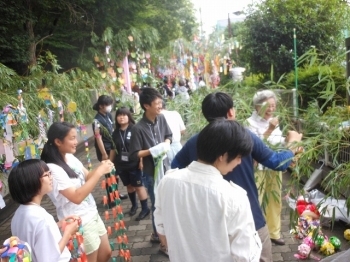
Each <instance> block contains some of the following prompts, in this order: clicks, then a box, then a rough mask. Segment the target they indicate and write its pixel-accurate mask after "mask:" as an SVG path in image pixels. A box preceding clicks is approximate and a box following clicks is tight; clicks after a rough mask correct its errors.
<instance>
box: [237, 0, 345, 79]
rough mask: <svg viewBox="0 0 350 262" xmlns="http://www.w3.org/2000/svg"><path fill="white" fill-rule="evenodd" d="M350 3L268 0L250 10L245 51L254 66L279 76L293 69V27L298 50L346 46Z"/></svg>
mask: <svg viewBox="0 0 350 262" xmlns="http://www.w3.org/2000/svg"><path fill="white" fill-rule="evenodd" d="M349 11H350V10H349V6H348V4H346V3H345V2H344V1H340V0H266V1H263V2H261V3H260V4H258V5H256V6H255V7H254V8H252V9H250V10H248V13H247V18H246V20H245V25H246V28H247V31H246V34H245V36H244V42H243V52H244V53H245V55H246V57H247V58H248V59H249V62H250V66H251V70H252V71H253V72H256V73H265V74H266V73H269V72H270V69H271V64H272V65H273V66H274V72H275V73H276V75H277V77H278V76H279V75H281V74H283V73H285V72H289V71H291V70H292V69H293V65H294V62H293V52H292V50H293V28H295V29H296V32H297V53H298V55H299V56H300V55H302V54H303V53H305V52H306V51H307V50H308V49H310V47H311V46H315V47H316V49H317V50H318V52H319V53H320V54H323V55H326V56H327V55H333V54H335V53H336V52H337V51H338V50H339V48H340V47H341V46H343V41H344V36H343V31H342V30H344V29H348V28H349V16H348V14H349Z"/></svg>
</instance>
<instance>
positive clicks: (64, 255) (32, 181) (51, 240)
mask: <svg viewBox="0 0 350 262" xmlns="http://www.w3.org/2000/svg"><path fill="white" fill-rule="evenodd" d="M8 184H9V190H10V194H11V196H12V198H13V200H15V201H16V202H17V203H19V204H20V206H19V207H18V209H17V210H16V212H15V215H14V216H13V218H12V221H11V231H12V234H13V235H15V236H17V237H18V238H20V239H21V240H22V241H25V242H27V243H28V244H29V246H30V247H32V248H33V250H32V258H33V261H36V262H46V261H58V262H68V261H70V258H71V254H70V252H69V250H68V249H67V247H66V244H67V242H68V240H69V238H70V237H71V235H72V234H74V233H75V232H76V231H77V229H78V224H77V222H76V221H75V222H73V223H70V224H68V225H67V226H65V229H64V232H63V236H62V235H61V233H60V230H59V227H58V224H59V225H61V222H59V223H58V224H56V222H55V220H54V218H53V217H52V215H50V214H49V213H48V212H47V211H46V210H45V209H44V208H42V207H41V206H40V203H41V200H42V198H43V196H44V195H46V194H48V193H49V192H51V191H52V176H51V172H50V170H49V167H48V166H47V165H46V164H45V163H44V161H42V160H39V159H30V160H26V161H23V162H21V163H19V164H18V166H16V167H14V168H13V169H12V171H11V173H10V175H9V178H8ZM66 219H67V218H65V220H66ZM11 261H12V260H11ZM21 261H22V260H21ZM23 261H25V260H23ZM27 261H30V260H27Z"/></svg>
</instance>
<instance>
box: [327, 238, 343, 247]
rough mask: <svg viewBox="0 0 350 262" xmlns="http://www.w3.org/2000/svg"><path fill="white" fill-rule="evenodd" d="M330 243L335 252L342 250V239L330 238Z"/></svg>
mask: <svg viewBox="0 0 350 262" xmlns="http://www.w3.org/2000/svg"><path fill="white" fill-rule="evenodd" d="M329 242H330V243H331V244H332V245H333V246H334V249H335V250H339V249H340V247H341V241H340V239H339V238H337V237H334V236H333V237H330V238H329Z"/></svg>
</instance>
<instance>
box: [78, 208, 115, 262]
mask: <svg viewBox="0 0 350 262" xmlns="http://www.w3.org/2000/svg"><path fill="white" fill-rule="evenodd" d="M83 231H84V249H85V252H86V255H87V258H88V261H89V262H97V261H98V262H99V261H100V260H97V259H98V253H99V249H100V248H101V245H102V242H101V238H100V236H102V235H107V230H106V227H105V225H104V224H103V222H102V220H101V218H100V216H99V215H98V214H96V215H95V216H94V217H93V218H92V219H91V220H90V221H89V222H88V223H86V224H85V225H83ZM107 248H109V252H108V249H107V250H106V249H104V250H103V252H106V256H108V254H109V256H110V255H111V253H112V251H111V250H110V246H109V244H108V247H107ZM101 261H102V262H104V261H108V260H101Z"/></svg>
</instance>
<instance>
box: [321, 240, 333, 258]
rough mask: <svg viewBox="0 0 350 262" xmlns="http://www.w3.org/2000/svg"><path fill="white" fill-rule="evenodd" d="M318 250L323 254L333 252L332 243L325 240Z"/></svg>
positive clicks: (326, 254)
mask: <svg viewBox="0 0 350 262" xmlns="http://www.w3.org/2000/svg"><path fill="white" fill-rule="evenodd" d="M320 252H321V253H322V254H323V255H325V256H330V255H333V254H334V252H335V248H334V246H333V245H332V243H330V242H328V241H325V242H324V243H323V244H322V246H321V248H320Z"/></svg>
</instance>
